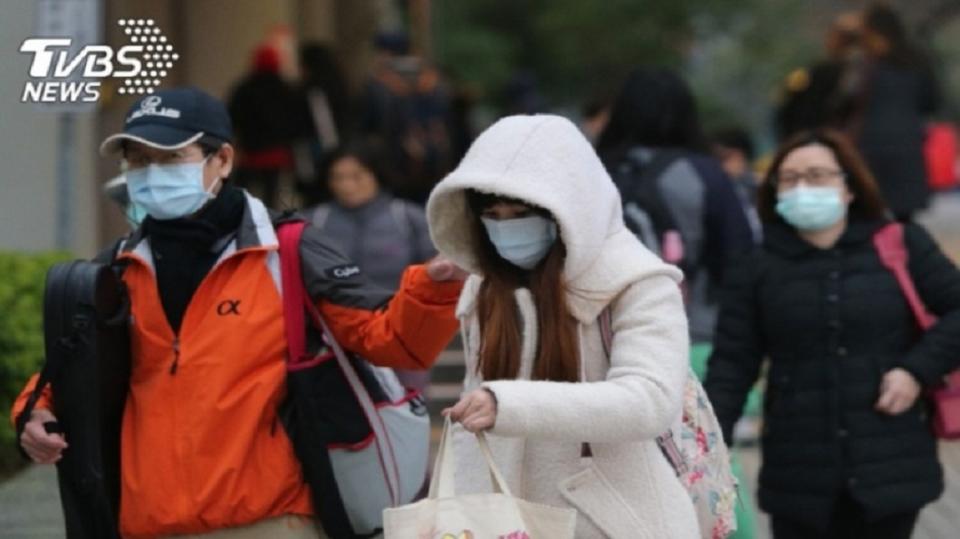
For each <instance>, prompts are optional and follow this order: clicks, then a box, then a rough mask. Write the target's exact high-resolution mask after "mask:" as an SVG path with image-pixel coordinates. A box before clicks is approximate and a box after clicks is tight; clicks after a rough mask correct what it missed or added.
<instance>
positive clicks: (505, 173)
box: [427, 115, 700, 539]
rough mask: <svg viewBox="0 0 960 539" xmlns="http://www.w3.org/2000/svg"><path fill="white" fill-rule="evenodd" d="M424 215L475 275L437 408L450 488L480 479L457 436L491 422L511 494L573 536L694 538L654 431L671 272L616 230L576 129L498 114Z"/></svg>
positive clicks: (670, 409) (664, 416) (684, 342)
mask: <svg viewBox="0 0 960 539" xmlns="http://www.w3.org/2000/svg"><path fill="white" fill-rule="evenodd" d="M427 217H428V221H429V223H430V230H431V235H432V237H433V239H434V242H435V244H436V245H437V249H438V250H439V251H440V253H441V254H442V256H446V257H448V258H449V259H450V260H452V261H454V262H455V263H456V264H457V265H458V266H460V267H463V268H465V269H467V270H468V271H469V272H470V273H471V274H472V275H471V276H470V277H469V278H468V279H467V282H466V283H465V285H464V291H463V294H462V295H461V298H460V302H459V305H458V307H457V313H456V314H457V317H458V318H459V319H460V320H461V328H462V331H463V343H464V353H465V357H466V363H467V365H466V366H467V374H466V378H465V380H464V393H463V396H462V398H461V399H460V401H459V402H458V403H457V404H456V405H455V406H453V407H452V408H451V409H449V410H447V411H446V412H445V413H447V414H448V415H449V416H450V417H451V418H452V419H453V420H454V421H457V422H459V425H458V426H457V427H456V428H455V430H454V437H455V448H456V450H455V453H456V455H457V459H456V462H457V474H456V476H457V484H458V488H457V491H458V492H477V491H479V490H489V489H490V488H491V485H490V480H489V474H488V472H487V468H486V467H485V465H484V464H483V463H484V461H483V459H482V458H481V457H480V453H479V448H478V446H477V444H476V442H475V440H474V437H473V436H472V435H471V434H469V432H477V431H489V434H488V436H487V438H488V440H489V443H490V446H491V448H492V450H493V455H494V460H495V461H496V463H497V465H498V467H499V468H500V470H501V471H503V472H504V474H503V475H504V476H505V477H506V481H507V483H508V484H509V487H510V488H511V489H512V492H513V493H514V494H515V495H517V496H518V497H521V498H524V499H527V500H529V501H533V502H537V503H542V504H546V505H551V506H562V507H573V508H576V509H577V524H576V526H577V528H576V537H578V538H583V539H589V538H595V537H596V538H598V537H612V538H616V539H620V538H635V537H647V536H649V537H670V538H675V539H694V538H698V537H700V534H699V531H698V525H697V516H696V514H695V512H694V507H693V504H692V502H691V498H690V496H689V495H688V493H687V492H686V491H685V489H684V486H683V485H682V484H681V482H680V481H679V480H678V478H677V476H676V474H675V471H674V469H672V468H671V465H670V463H669V462H668V460H667V459H666V458H665V457H664V454H663V453H662V452H661V449H660V448H659V447H658V444H657V442H656V441H655V439H656V438H657V436H659V435H661V434H663V433H664V431H666V430H667V429H668V428H670V427H671V425H673V424H674V423H676V422H678V421H679V419H680V410H681V406H682V404H683V402H684V388H685V381H686V380H687V375H688V372H689V367H688V365H687V346H688V342H689V341H688V336H687V325H686V318H685V316H684V312H683V303H682V298H681V293H680V289H679V287H678V286H677V284H678V282H679V280H680V277H681V275H680V272H679V271H678V270H677V269H676V268H673V267H671V266H669V265H667V264H664V263H663V262H662V261H660V260H659V259H658V258H657V257H656V256H655V255H653V254H652V253H651V252H650V251H649V250H648V249H646V248H644V247H643V245H642V244H641V243H640V242H639V241H637V239H636V237H635V236H634V235H633V234H632V233H631V232H630V231H629V230H627V229H626V227H625V226H624V223H623V217H622V210H621V204H620V197H619V194H618V193H617V190H616V187H615V186H614V184H613V182H612V181H611V180H610V177H609V175H608V174H607V173H606V171H605V170H604V168H603V165H602V164H601V163H600V160H599V159H598V158H597V156H596V153H595V152H594V151H593V148H591V146H590V144H589V142H587V140H586V139H585V138H584V137H583V135H582V134H581V133H580V131H579V129H578V128H577V127H576V126H575V125H574V124H573V123H572V122H570V121H568V120H566V119H563V118H561V117H558V116H552V115H536V116H511V117H507V118H504V119H502V120H500V121H498V122H497V123H495V124H494V125H493V126H492V127H490V128H489V129H487V130H486V131H485V132H484V133H483V134H481V135H480V137H479V138H478V139H477V140H476V141H475V142H474V144H473V146H472V147H471V148H470V150H469V151H468V152H467V155H466V157H465V158H464V159H463V161H462V162H461V163H460V165H459V166H458V167H457V168H456V169H455V170H454V171H453V172H452V173H451V174H450V175H449V176H447V177H446V178H445V179H444V180H443V181H441V182H440V183H439V184H438V185H437V187H436V189H435V190H434V191H433V193H432V194H431V196H430V199H429V202H428V204H427ZM606 310H609V315H610V321H611V327H612V333H613V338H612V343H611V350H610V353H609V357H608V355H607V354H606V353H605V351H604V347H603V343H604V338H603V332H602V330H601V327H600V318H601V316H602V314H603V313H604V311H606ZM467 431H469V432H467Z"/></svg>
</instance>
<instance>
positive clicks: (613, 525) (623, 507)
mask: <svg viewBox="0 0 960 539" xmlns="http://www.w3.org/2000/svg"><path fill="white" fill-rule="evenodd" d="M590 460H591V462H590V465H589V466H588V467H587V468H585V469H583V470H581V471H580V472H577V473H576V474H574V475H572V476H570V477H568V478H566V479H564V480H563V481H561V482H560V483H558V484H557V487H558V488H559V489H560V493H561V494H562V495H563V497H564V498H565V499H566V500H567V501H568V502H569V503H570V505H572V506H573V507H575V508H576V509H577V510H578V511H579V512H580V513H581V514H583V515H584V516H586V517H587V518H589V519H590V521H591V522H593V524H594V525H595V526H596V527H597V528H599V529H600V530H601V531H603V533H604V534H606V535H607V536H608V537H610V539H641V538H646V537H651V539H652V536H650V535H649V534H647V533H644V532H643V530H645V529H646V528H648V527H649V526H644V525H643V524H642V523H641V522H640V519H639V518H638V517H637V515H636V514H635V513H634V511H633V509H632V508H631V507H630V506H629V505H628V504H627V502H626V500H624V499H623V496H621V495H620V493H619V492H617V490H616V489H615V488H614V486H613V485H612V484H611V483H610V481H609V480H608V479H607V477H606V476H605V475H603V472H601V471H600V469H599V468H597V466H596V464H594V463H593V462H592V459H590Z"/></svg>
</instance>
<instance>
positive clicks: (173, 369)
mask: <svg viewBox="0 0 960 539" xmlns="http://www.w3.org/2000/svg"><path fill="white" fill-rule="evenodd" d="M179 364H180V337H179V336H177V337H174V338H173V363H171V364H170V376H173V375H175V374H177V366H178V365H179Z"/></svg>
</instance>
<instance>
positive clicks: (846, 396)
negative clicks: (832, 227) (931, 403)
mask: <svg viewBox="0 0 960 539" xmlns="http://www.w3.org/2000/svg"><path fill="white" fill-rule="evenodd" d="M881 226H883V223H880V222H872V223H868V222H852V223H851V224H850V225H849V226H848V228H847V231H846V232H845V234H844V235H843V236H842V238H841V239H840V240H839V242H838V243H837V245H836V246H835V247H833V248H831V249H826V250H821V249H817V248H815V247H813V246H812V245H810V244H808V243H806V242H805V241H803V240H802V239H800V237H799V236H798V235H797V234H796V232H795V231H794V230H793V229H792V228H790V227H788V226H786V225H784V224H774V225H771V226H769V227H768V228H767V230H766V231H765V234H766V239H765V242H764V246H763V247H762V248H758V249H757V250H756V251H754V252H753V253H752V254H751V255H750V256H749V258H748V259H747V260H743V261H741V262H740V263H739V264H737V265H736V267H735V268H734V269H731V270H729V271H728V272H727V285H726V286H725V289H724V297H723V302H722V305H721V312H720V318H719V322H718V327H717V333H716V340H715V348H714V352H713V356H712V357H711V358H710V362H709V370H708V373H707V381H706V389H707V393H708V394H709V396H710V400H711V401H712V403H713V406H714V408H715V410H716V413H717V416H718V417H719V419H720V422H721V425H722V426H723V429H724V436H725V437H726V439H727V440H730V435H731V432H732V430H733V425H734V423H735V422H736V421H737V419H738V418H739V417H740V412H741V410H742V409H743V404H744V400H745V399H746V396H747V392H748V391H749V389H750V387H751V386H752V385H753V383H754V381H755V380H756V379H757V378H758V376H759V374H760V370H761V364H762V362H763V360H764V359H765V358H769V360H770V370H769V373H768V386H767V388H768V389H767V398H766V411H765V418H766V419H765V424H764V432H763V439H762V441H763V468H762V470H761V472H760V493H759V501H760V506H761V507H762V508H763V509H764V510H765V511H767V512H769V513H771V514H772V515H775V516H777V517H783V518H789V519H795V520H799V521H802V522H805V523H810V524H813V525H819V526H822V527H824V528H825V527H826V525H827V522H828V520H829V518H830V513H831V510H832V508H833V504H834V500H835V499H836V496H837V494H838V493H840V492H841V491H842V490H843V489H849V491H850V492H851V494H852V496H853V497H854V498H855V499H856V500H857V501H859V502H860V503H861V504H862V505H863V507H864V509H865V511H866V513H867V516H868V518H870V517H881V516H887V515H894V514H898V513H903V512H908V511H913V510H916V509H918V508H920V507H922V506H923V505H924V504H926V503H927V502H930V501H932V500H934V499H936V498H937V497H939V495H940V493H941V491H942V489H943V479H942V472H941V469H940V465H939V463H938V461H937V455H936V444H935V440H934V438H933V435H932V434H931V430H930V425H929V420H928V415H927V410H926V409H925V403H924V401H922V400H920V401H918V403H917V405H915V406H914V407H913V408H912V409H910V410H908V411H906V412H904V413H903V414H901V415H898V416H889V415H884V414H881V413H879V412H877V411H875V410H874V404H875V403H876V402H877V399H878V397H879V388H880V382H881V377H882V376H883V374H884V373H886V372H887V371H889V370H890V369H892V368H894V367H903V368H905V369H907V370H908V371H910V372H911V373H913V374H914V375H915V376H916V377H917V378H918V379H920V380H921V381H922V383H923V384H924V385H930V384H933V383H935V382H936V381H937V380H938V379H940V378H941V377H942V375H943V374H945V373H947V372H949V371H950V370H951V369H953V368H956V367H958V366H960V272H958V270H957V269H956V267H955V266H954V265H953V264H952V263H951V262H950V261H949V260H948V259H947V258H946V257H945V256H944V255H943V254H942V253H941V251H940V250H939V248H938V247H937V246H936V244H935V243H934V242H933V240H932V239H931V238H930V236H929V235H928V234H927V233H926V231H924V230H923V229H921V228H920V227H918V226H915V225H910V226H907V227H906V230H905V237H906V244H907V248H908V250H909V252H910V264H909V269H910V273H911V275H912V276H913V278H914V280H915V282H916V286H917V288H918V290H919V293H920V295H921V297H922V299H923V301H924V302H925V303H926V304H927V306H928V307H929V308H930V309H931V311H933V312H934V313H935V314H936V315H938V316H939V317H940V321H939V323H938V324H937V325H936V326H935V327H934V328H932V329H931V330H930V331H929V332H927V333H926V334H923V335H921V333H920V331H919V330H918V329H917V324H916V322H915V321H914V318H913V315H912V313H911V311H910V309H909V307H908V305H907V303H906V300H905V299H904V297H903V295H902V294H901V291H900V288H899V287H898V285H897V282H896V280H895V279H894V277H893V275H892V274H891V273H890V272H889V271H888V270H887V269H886V268H885V267H884V266H882V265H881V263H880V260H879V257H878V255H877V254H876V252H875V251H874V248H873V244H872V241H871V238H872V235H873V234H874V233H875V232H876V231H877V230H878V229H879V228H880V227H881Z"/></svg>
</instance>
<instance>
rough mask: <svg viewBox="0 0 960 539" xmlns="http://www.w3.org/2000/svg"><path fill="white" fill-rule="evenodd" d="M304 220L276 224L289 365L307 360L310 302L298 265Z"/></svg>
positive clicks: (305, 224)
mask: <svg viewBox="0 0 960 539" xmlns="http://www.w3.org/2000/svg"><path fill="white" fill-rule="evenodd" d="M306 226H307V223H306V222H305V221H287V222H284V223H281V224H280V225H279V226H278V227H277V237H278V239H279V241H280V280H281V283H282V290H283V294H282V296H283V325H284V331H285V334H286V337H287V351H288V357H287V361H288V368H289V367H290V366H292V365H296V364H298V363H300V362H302V361H307V360H308V359H309V358H307V336H306V332H305V331H304V328H305V327H306V317H305V316H304V308H305V305H306V304H307V302H308V301H309V298H308V295H307V290H306V286H305V285H304V283H303V270H302V269H301V267H300V238H301V237H302V236H303V229H304V228H306Z"/></svg>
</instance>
